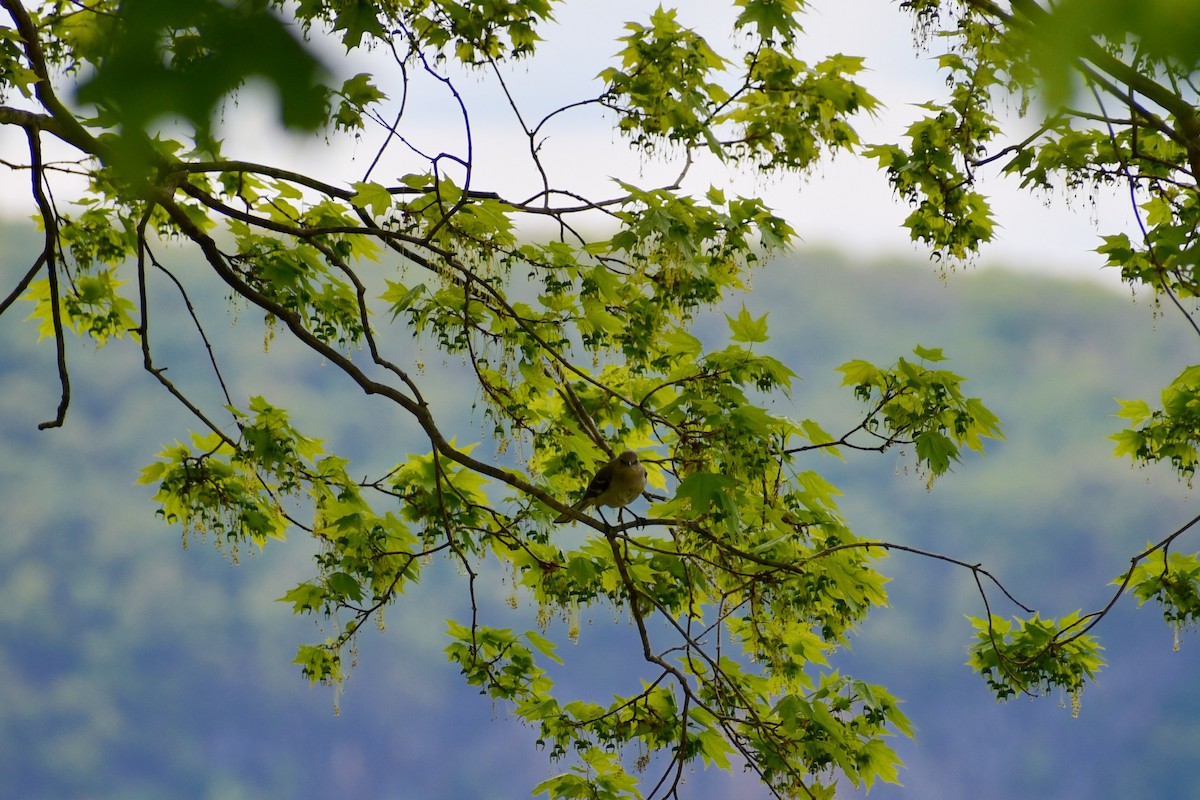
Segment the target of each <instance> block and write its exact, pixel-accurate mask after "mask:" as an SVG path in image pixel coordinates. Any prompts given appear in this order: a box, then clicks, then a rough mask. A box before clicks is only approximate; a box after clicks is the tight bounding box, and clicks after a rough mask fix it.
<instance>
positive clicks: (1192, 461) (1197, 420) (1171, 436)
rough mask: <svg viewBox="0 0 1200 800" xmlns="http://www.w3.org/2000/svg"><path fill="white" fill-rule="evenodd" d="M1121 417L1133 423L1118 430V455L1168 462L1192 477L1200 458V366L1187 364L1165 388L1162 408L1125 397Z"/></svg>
mask: <svg viewBox="0 0 1200 800" xmlns="http://www.w3.org/2000/svg"><path fill="white" fill-rule="evenodd" d="M1119 402H1120V404H1121V410H1120V412H1119V413H1118V416H1119V417H1122V418H1123V419H1127V420H1129V422H1130V424H1131V425H1132V427H1130V428H1126V429H1125V430H1123V431H1121V432H1119V433H1115V434H1113V435H1112V437H1111V438H1112V439H1113V440H1114V441H1115V442H1116V443H1117V446H1116V455H1118V456H1129V457H1130V458H1131V459H1133V460H1134V461H1135V462H1138V463H1141V464H1149V463H1152V462H1156V461H1165V462H1167V463H1169V464H1170V465H1171V466H1172V468H1174V470H1175V471H1176V472H1177V473H1179V475H1180V476H1181V477H1183V478H1186V479H1188V480H1190V479H1191V478H1192V476H1193V475H1194V474H1195V472H1196V463H1197V461H1200V456H1198V455H1197V451H1196V448H1197V446H1198V445H1200V366H1194V367H1188V368H1187V369H1185V370H1184V371H1183V372H1181V373H1180V374H1179V375H1178V377H1176V378H1175V380H1173V381H1171V383H1170V384H1169V385H1168V386H1167V387H1166V388H1165V389H1163V391H1162V408H1160V409H1157V410H1155V411H1151V410H1150V406H1149V404H1147V403H1146V402H1145V401H1143V400H1122V401H1119Z"/></svg>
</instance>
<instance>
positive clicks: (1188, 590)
mask: <svg viewBox="0 0 1200 800" xmlns="http://www.w3.org/2000/svg"><path fill="white" fill-rule="evenodd" d="M1153 549H1154V548H1152V550H1153ZM1113 582H1114V583H1116V584H1119V585H1125V584H1128V586H1129V587H1130V589H1132V591H1133V596H1134V597H1136V598H1137V601H1138V605H1139V606H1140V605H1142V604H1144V603H1146V602H1147V601H1149V600H1153V601H1155V602H1156V603H1158V605H1159V607H1160V608H1161V609H1162V614H1163V619H1165V620H1166V621H1167V623H1168V624H1170V625H1173V626H1174V627H1175V629H1176V631H1178V630H1180V629H1181V628H1189V627H1192V626H1194V625H1195V624H1196V622H1197V620H1198V619H1200V557H1198V554H1196V553H1189V554H1185V553H1171V552H1168V551H1167V550H1166V549H1165V548H1164V549H1163V552H1162V557H1161V558H1159V557H1158V556H1157V555H1152V556H1151V557H1149V558H1147V559H1145V560H1144V561H1142V563H1140V564H1138V565H1137V566H1135V567H1134V568H1133V569H1131V570H1130V571H1129V572H1128V573H1126V574H1125V575H1122V576H1121V577H1119V578H1117V579H1116V580H1115V581H1113Z"/></svg>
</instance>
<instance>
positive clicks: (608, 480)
mask: <svg viewBox="0 0 1200 800" xmlns="http://www.w3.org/2000/svg"><path fill="white" fill-rule="evenodd" d="M612 479H613V465H612V464H611V463H610V464H605V465H604V466H603V467H601V468H600V469H599V470H597V471H596V476H595V477H594V478H592V482H591V483H589V484H588V486H587V491H585V492H584V493H583V499H584V500H592V499H594V498H596V497H599V496H600V495H602V494H604V493H605V492H606V491H608V487H609V486H611V485H612Z"/></svg>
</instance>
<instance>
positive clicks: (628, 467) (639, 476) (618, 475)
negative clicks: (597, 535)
mask: <svg viewBox="0 0 1200 800" xmlns="http://www.w3.org/2000/svg"><path fill="white" fill-rule="evenodd" d="M645 488H646V468H645V467H643V466H642V462H640V461H638V457H637V453H635V452H633V451H632V450H626V451H625V452H624V453H621V455H619V456H617V457H616V458H614V459H613V460H612V461H610V462H608V463H607V464H605V465H604V466H603V467H601V468H600V469H599V470H598V471H597V472H596V477H594V478H592V482H591V483H589V484H588V487H587V491H585V492H584V493H583V497H582V498H580V500H579V502H577V503H576V504H575V505H573V506H571V508H572V509H573V510H575V511H583V510H584V509H585V508H588V507H589V506H596V507H597V508H599V507H600V506H608V507H609V508H621V509H623V508H624V507H625V506H627V505H629V504H630V503H632V502H633V501H634V500H635V499H637V496H638V495H640V494H641V493H642V491H643V490H644V489H645ZM600 518H601V519H604V513H603V512H601V514H600ZM570 519H574V517H572V516H571V515H570V514H566V513H564V514H561V515H560V516H559V518H558V519H556V520H554V521H555V522H566V521H568V520H570ZM617 519H620V515H619V513H618V517H617ZM604 522H605V524H608V520H607V519H605V520H604Z"/></svg>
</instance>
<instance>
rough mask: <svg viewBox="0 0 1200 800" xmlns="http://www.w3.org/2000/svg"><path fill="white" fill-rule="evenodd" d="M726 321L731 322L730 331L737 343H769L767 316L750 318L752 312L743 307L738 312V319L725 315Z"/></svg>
mask: <svg viewBox="0 0 1200 800" xmlns="http://www.w3.org/2000/svg"><path fill="white" fill-rule="evenodd" d="M725 319H726V320H727V321H728V322H729V330H730V332H731V333H732V334H733V337H732V338H733V341H735V342H765V341H767V315H766V314H763V315H762V316H761V317H758V318H757V319H755V318H754V317H751V316H750V312H749V311H747V310H746V307H745V306H742V310H741V311H740V312H738V315H737V317H736V318H734V317H731V316H729V315H728V314H726V315H725Z"/></svg>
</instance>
